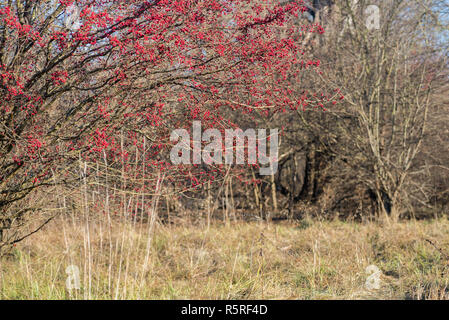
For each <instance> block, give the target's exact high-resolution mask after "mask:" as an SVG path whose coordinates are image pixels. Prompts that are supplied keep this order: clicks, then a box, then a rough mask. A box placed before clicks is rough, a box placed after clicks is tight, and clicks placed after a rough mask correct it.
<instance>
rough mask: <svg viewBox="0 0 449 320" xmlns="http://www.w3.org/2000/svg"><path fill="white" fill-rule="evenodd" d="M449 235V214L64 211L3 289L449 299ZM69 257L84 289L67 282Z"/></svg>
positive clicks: (140, 295)
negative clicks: (373, 271) (284, 216)
mask: <svg viewBox="0 0 449 320" xmlns="http://www.w3.org/2000/svg"><path fill="white" fill-rule="evenodd" d="M448 235H449V221H448V220H447V219H440V220H433V221H407V222H401V223H397V224H393V225H381V224H377V223H368V224H357V223H349V222H339V221H333V222H318V221H311V220H305V221H302V222H300V223H295V224H294V223H289V224H287V223H282V224H266V223H259V222H254V223H244V222H235V223H229V224H227V225H226V224H213V225H211V226H210V228H207V227H206V226H201V225H196V226H194V225H188V224H185V225H182V226H163V225H158V224H156V225H155V226H154V229H153V230H151V228H150V230H149V228H148V225H147V224H139V223H135V222H134V223H133V222H127V223H124V222H114V221H110V222H108V223H106V222H105V221H101V220H98V221H92V220H91V221H74V220H70V219H67V220H65V219H63V218H60V219H58V220H57V221H54V222H53V223H52V224H50V225H48V226H47V227H46V228H45V229H44V230H42V231H41V232H39V233H37V234H35V235H33V236H32V237H30V238H28V239H27V240H25V241H24V242H22V243H20V244H18V245H17V246H16V247H15V248H14V250H13V252H12V253H11V254H10V255H7V256H5V257H3V258H1V260H0V298H2V299H184V298H185V299H446V298H448V297H449V288H448V281H449V268H448V263H449V261H448V255H449V237H448ZM69 265H74V266H77V267H78V268H79V280H80V288H79V289H71V290H69V289H67V287H66V281H67V277H68V274H67V273H66V268H67V267H68V266H69ZM370 265H375V266H377V267H378V268H379V269H380V270H381V272H382V274H381V275H380V279H379V284H380V287H379V288H378V289H371V290H368V287H367V286H366V281H367V278H368V276H369V274H367V272H366V269H367V267H368V266H370ZM69 283H72V284H73V283H75V282H71V281H69Z"/></svg>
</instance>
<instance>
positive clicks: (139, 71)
mask: <svg viewBox="0 0 449 320" xmlns="http://www.w3.org/2000/svg"><path fill="white" fill-rule="evenodd" d="M74 6H75V7H74ZM74 8H75V9H74ZM76 8H78V10H76ZM304 10H305V8H304V7H303V6H302V1H290V2H288V3H287V4H283V5H279V4H278V1H256V2H254V1H247V0H200V1H197V0H147V1H137V0H127V1H112V0H79V1H76V2H75V1H72V0H59V1H58V0H55V1H39V0H30V1H28V0H8V1H1V3H0V76H1V79H0V90H1V96H2V100H1V101H0V247H2V246H9V245H11V244H13V243H15V242H18V241H20V240H22V239H23V238H24V237H26V236H27V235H28V234H30V233H32V232H34V231H36V230H34V231H31V232H28V233H27V234H23V233H22V232H21V231H20V230H21V229H20V227H22V226H23V225H25V222H26V220H27V219H26V218H27V217H28V216H29V215H30V214H35V213H36V212H38V210H39V209H41V208H42V205H40V204H39V207H40V208H39V207H37V208H36V207H33V206H30V207H24V206H23V205H22V203H23V202H21V200H24V199H26V198H27V197H29V196H30V194H32V193H33V192H35V191H36V190H41V189H42V187H49V186H52V185H54V184H55V183H68V184H70V182H71V181H72V182H73V181H74V180H75V179H79V177H77V176H73V175H71V172H72V171H71V170H70V168H72V167H76V165H77V161H78V160H79V159H84V160H86V159H89V160H92V161H97V160H98V161H100V160H101V161H104V162H105V163H109V164H110V163H114V161H122V162H123V161H124V159H129V158H130V157H131V155H130V152H129V149H127V148H129V147H130V148H131V147H132V148H134V149H136V150H140V155H141V157H143V159H144V160H145V161H147V162H146V163H147V167H146V168H145V167H142V166H137V165H136V168H137V167H139V168H140V169H139V170H138V171H139V172H137V173H136V176H137V175H140V176H143V177H144V176H145V175H148V174H150V173H151V172H155V171H157V172H159V173H160V172H161V171H165V173H164V174H166V175H167V176H171V177H173V176H174V175H175V172H178V173H179V172H180V175H181V176H186V175H188V176H189V177H190V178H191V180H192V179H193V180H195V181H196V182H195V183H196V184H199V183H201V181H199V180H201V179H198V178H196V177H194V176H192V170H193V169H191V168H188V169H186V168H184V169H182V168H181V169H180V168H173V167H172V166H170V164H169V163H167V161H165V160H166V158H164V156H163V154H164V152H166V151H167V150H168V149H169V147H170V144H169V140H168V138H169V135H170V131H171V130H172V129H174V128H182V127H190V124H191V121H192V120H195V119H201V120H202V121H203V122H204V125H205V126H210V127H221V128H224V127H226V126H229V125H231V124H230V123H229V121H228V120H227V119H226V118H225V116H223V114H224V110H226V112H228V111H229V110H233V111H234V112H259V113H262V114H268V113H273V112H279V111H283V110H285V109H286V108H297V107H298V106H302V105H303V104H304V101H305V100H306V99H307V96H308V95H307V94H305V95H301V96H297V95H295V94H293V92H292V91H291V90H290V89H289V88H288V86H284V83H287V82H286V81H287V79H288V80H289V81H290V82H291V81H292V79H294V78H295V77H298V75H299V69H297V68H291V66H292V65H296V64H303V65H304V64H313V63H315V62H313V61H312V60H307V59H306V58H305V56H303V55H301V54H300V53H301V47H300V44H301V41H300V39H298V38H296V39H294V38H293V37H290V36H289V35H292V34H294V33H295V30H296V28H297V26H295V25H294V24H292V23H290V22H289V21H291V19H288V17H291V16H293V17H297V16H298V15H299V14H301V12H302V11H304ZM78 12H79V14H77V13H78ZM280 27H282V29H283V30H284V32H285V34H286V35H287V36H284V37H278V36H276V34H277V30H279V28H280ZM313 32H314V31H313ZM134 149H133V150H134ZM165 154H166V153H165ZM137 158H138V157H137ZM137 158H136V162H137V161H138V159H137ZM117 159H118V160H117ZM205 179H210V175H209V176H205ZM148 181H150V179H149V180H148ZM149 183H150V182H149ZM148 187H149V188H150V186H148ZM153 187H154V186H153ZM44 223H45V222H44ZM39 228H40V227H38V229H39Z"/></svg>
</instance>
